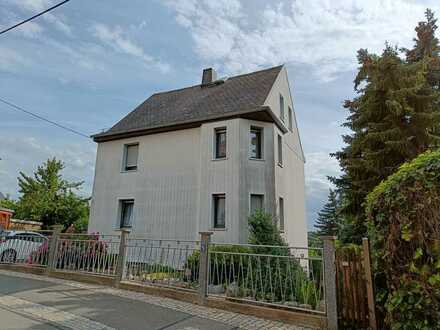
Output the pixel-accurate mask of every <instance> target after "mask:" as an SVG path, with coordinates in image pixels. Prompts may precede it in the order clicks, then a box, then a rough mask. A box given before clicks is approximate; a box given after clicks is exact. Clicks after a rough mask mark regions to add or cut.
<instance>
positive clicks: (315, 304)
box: [208, 244, 325, 313]
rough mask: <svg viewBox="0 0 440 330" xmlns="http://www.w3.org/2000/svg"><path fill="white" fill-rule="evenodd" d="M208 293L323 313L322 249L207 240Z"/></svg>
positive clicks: (231, 298) (255, 302)
mask: <svg viewBox="0 0 440 330" xmlns="http://www.w3.org/2000/svg"><path fill="white" fill-rule="evenodd" d="M208 294H209V295H213V296H221V297H224V298H226V299H230V300H237V301H245V302H250V303H254V304H263V305H275V306H278V307H280V306H281V307H283V308H286V309H302V310H307V311H315V312H318V313H324V312H325V297H324V281H323V254H322V249H309V248H292V247H286V246H262V245H250V244H211V245H210V249H209V277H208Z"/></svg>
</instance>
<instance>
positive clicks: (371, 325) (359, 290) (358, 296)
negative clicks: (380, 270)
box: [336, 241, 376, 330]
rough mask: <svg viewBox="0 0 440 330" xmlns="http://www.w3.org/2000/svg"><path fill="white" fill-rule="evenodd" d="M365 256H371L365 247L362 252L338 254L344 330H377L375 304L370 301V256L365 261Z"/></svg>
mask: <svg viewBox="0 0 440 330" xmlns="http://www.w3.org/2000/svg"><path fill="white" fill-rule="evenodd" d="M367 243H368V241H367ZM365 253H368V254H369V250H368V249H365V244H364V249H363V250H362V249H360V248H340V249H337V250H336V284H337V299H338V317H339V323H340V325H341V328H345V329H373V330H375V329H376V326H375V323H376V320H375V315H374V301H371V299H372V295H373V291H372V285H371V284H372V283H371V268H370V259H369V258H370V256H369V255H368V256H367V257H368V259H365V257H366V256H365ZM366 261H367V262H366ZM369 300H370V301H369ZM369 303H370V306H369ZM371 304H373V306H371Z"/></svg>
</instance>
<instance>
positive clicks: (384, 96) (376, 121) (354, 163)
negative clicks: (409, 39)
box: [332, 10, 440, 241]
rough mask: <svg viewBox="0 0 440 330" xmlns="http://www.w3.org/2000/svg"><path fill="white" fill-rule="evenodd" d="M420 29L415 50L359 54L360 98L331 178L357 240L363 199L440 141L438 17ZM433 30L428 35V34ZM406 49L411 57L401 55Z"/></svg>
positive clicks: (352, 103) (351, 104)
mask: <svg viewBox="0 0 440 330" xmlns="http://www.w3.org/2000/svg"><path fill="white" fill-rule="evenodd" d="M426 19H427V21H426V22H421V23H419V25H418V27H417V28H416V31H417V34H418V38H417V39H415V41H416V44H415V46H414V48H413V49H412V50H400V51H399V50H398V49H397V48H396V47H392V46H390V45H388V44H387V45H386V47H385V50H384V51H383V53H382V54H381V55H375V54H370V53H369V52H368V51H367V50H365V49H361V50H359V52H358V62H359V64H360V67H359V72H358V74H357V76H356V79H355V81H354V83H355V91H356V92H357V93H358V96H357V97H355V98H354V99H353V100H347V101H346V102H345V104H344V107H345V108H346V109H348V111H349V116H348V118H347V121H346V123H345V124H344V126H345V127H347V128H349V129H350V130H351V131H352V133H351V134H348V135H344V136H343V141H344V142H345V143H346V146H345V147H344V148H343V149H342V150H341V151H339V152H336V153H335V154H333V156H335V157H336V158H337V159H338V161H339V164H340V166H341V168H342V170H343V175H342V176H341V177H339V178H332V181H333V182H334V183H335V184H336V186H337V188H338V191H339V192H340V196H341V198H342V200H341V213H342V215H343V216H344V224H343V231H344V230H349V231H350V233H349V234H345V236H346V237H350V238H353V239H354V240H355V241H358V240H359V239H360V238H361V237H362V236H363V235H364V233H365V212H364V207H363V203H364V199H365V197H366V195H367V194H368V193H369V192H370V191H372V190H373V188H374V187H375V186H376V185H378V184H379V183H380V182H381V181H382V180H384V179H385V178H387V177H388V176H389V175H390V174H392V173H394V172H395V171H396V170H397V169H398V167H399V166H400V165H401V164H402V163H404V162H406V161H408V160H411V159H413V158H415V157H416V156H417V155H418V154H420V153H422V152H424V151H426V150H427V149H429V148H435V147H437V146H438V145H439V142H440V137H439V130H438V128H439V127H440V108H439V105H440V97H439V89H438V87H436V82H435V65H433V63H435V62H436V61H437V62H438V61H439V52H438V50H437V49H438V40H437V39H436V38H435V30H436V25H435V19H434V18H433V15H432V12H431V11H429V10H428V11H427V12H426ZM428 32H429V33H428ZM401 52H405V53H406V55H407V58H406V59H402V58H401V56H399V55H400V54H401Z"/></svg>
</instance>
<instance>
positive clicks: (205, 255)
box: [199, 232, 212, 304]
mask: <svg viewBox="0 0 440 330" xmlns="http://www.w3.org/2000/svg"><path fill="white" fill-rule="evenodd" d="M199 234H200V262H199V286H200V287H199V298H200V303H201V304H205V302H206V297H207V296H208V275H209V244H210V243H211V235H212V232H200V233H199Z"/></svg>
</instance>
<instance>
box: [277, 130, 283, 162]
mask: <svg viewBox="0 0 440 330" xmlns="http://www.w3.org/2000/svg"><path fill="white" fill-rule="evenodd" d="M278 165H283V138H282V137H281V135H278Z"/></svg>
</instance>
